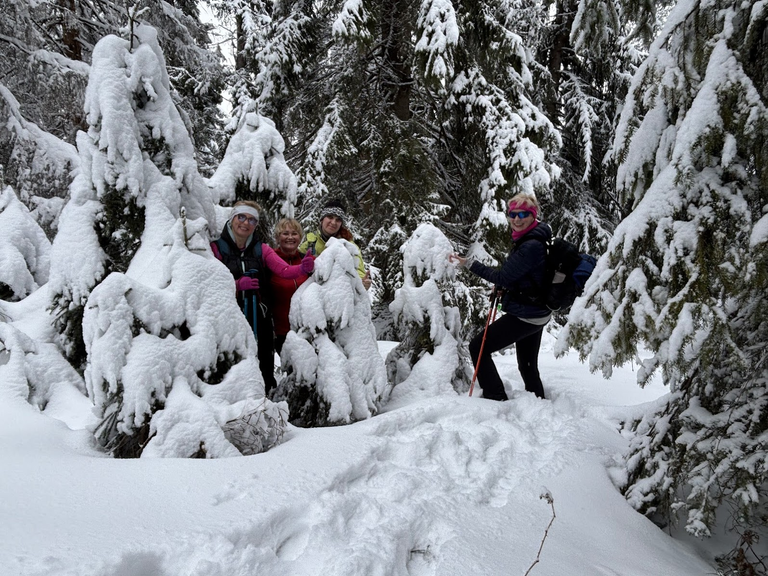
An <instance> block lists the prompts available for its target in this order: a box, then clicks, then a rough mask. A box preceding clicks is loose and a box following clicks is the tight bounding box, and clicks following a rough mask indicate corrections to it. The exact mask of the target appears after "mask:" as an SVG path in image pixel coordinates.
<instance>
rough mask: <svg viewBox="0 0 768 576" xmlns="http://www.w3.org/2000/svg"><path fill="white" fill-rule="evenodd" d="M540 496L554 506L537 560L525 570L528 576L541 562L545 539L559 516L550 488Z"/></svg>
mask: <svg viewBox="0 0 768 576" xmlns="http://www.w3.org/2000/svg"><path fill="white" fill-rule="evenodd" d="M539 498H541V499H542V500H546V501H547V502H549V505H550V506H551V507H552V519H551V520H550V521H549V524H547V528H546V530H544V537H543V538H542V539H541V545H540V546H539V551H538V553H537V554H536V560H534V561H533V564H531V567H530V568H528V570H527V571H526V572H525V576H528V574H530V573H531V570H533V567H534V566H536V564H538V563H539V559H540V558H541V551H542V549H543V548H544V541H545V540H546V539H547V535H548V534H549V529H550V528H551V527H552V523H553V522H554V521H555V518H556V517H557V515H556V514H555V499H554V498H553V497H552V494H551V492H550V491H549V490H546V491H544V492H542V494H541V496H539Z"/></svg>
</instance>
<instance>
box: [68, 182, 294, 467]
mask: <svg viewBox="0 0 768 576" xmlns="http://www.w3.org/2000/svg"><path fill="white" fill-rule="evenodd" d="M150 200H152V197H150ZM157 200H160V198H158V199H157ZM161 208H162V207H161V206H156V205H153V202H148V206H147V210H148V213H154V212H155V211H157V212H162V209H161ZM166 217H167V218H168V219H169V224H170V227H171V228H172V231H171V233H170V234H169V237H168V238H167V242H166V243H165V244H166V245H164V246H163V245H161V248H160V250H158V251H157V252H156V253H155V255H154V257H153V259H152V260H153V267H152V268H151V269H146V270H144V271H141V272H140V273H138V274H136V275H134V274H133V273H132V272H129V273H128V274H120V273H117V272H113V273H112V274H110V275H109V276H108V277H107V278H105V279H104V281H103V282H101V283H100V284H99V285H98V286H96V287H95V288H94V289H93V291H92V292H91V295H90V297H89V298H88V304H87V307H86V310H85V315H84V318H83V335H84V338H85V344H86V348H87V351H88V365H87V368H86V370H85V380H86V385H87V387H88V392H89V395H90V396H91V397H92V398H93V401H94V403H95V405H96V410H97V412H98V415H99V417H100V420H101V421H100V423H99V425H98V427H97V428H96V430H95V432H96V436H97V439H98V440H99V442H100V443H101V444H102V445H103V446H104V447H105V448H106V449H107V450H109V451H110V452H111V453H113V454H114V455H115V456H118V457H131V456H139V455H142V456H173V457H192V456H205V457H221V456H233V455H237V454H239V453H240V452H238V450H237V449H236V446H245V447H246V449H245V450H244V452H248V453H252V452H253V450H252V448H251V447H252V445H253V444H254V441H253V437H257V438H259V439H260V442H259V448H260V449H266V448H269V447H270V446H271V445H272V444H273V443H274V442H276V441H278V440H279V439H280V437H281V436H282V432H283V429H284V426H285V424H284V421H285V418H286V417H287V408H286V406H285V405H274V404H272V403H271V402H269V401H268V400H266V399H263V397H264V382H263V380H262V378H261V373H260V372H259V368H258V363H257V362H256V349H255V347H256V343H255V340H254V339H253V336H252V335H251V331H250V329H249V327H248V323H247V321H246V319H245V317H244V316H243V314H242V312H241V311H240V309H239V308H238V306H237V303H236V302H235V299H234V298H233V295H234V284H233V280H232V276H231V274H230V273H229V271H228V270H227V269H226V268H224V267H223V266H221V264H220V263H219V262H218V261H217V260H216V259H215V258H214V257H213V256H212V255H211V254H210V253H209V252H207V251H206V250H205V242H206V237H202V236H200V235H198V234H195V232H196V231H200V230H201V229H202V228H203V227H204V225H205V224H204V221H202V220H200V221H197V222H191V223H188V224H187V227H186V234H187V235H189V234H192V238H191V243H192V246H193V249H194V250H196V251H197V252H198V253H195V251H191V250H190V249H188V248H187V246H186V245H185V241H184V236H185V233H184V230H183V227H182V223H181V221H176V223H175V224H174V223H173V222H172V221H170V220H171V219H172V216H171V215H170V214H167V213H166ZM141 249H142V250H144V245H143V246H142V248H141ZM256 399H261V404H260V405H256V404H254V403H253V401H254V400H256ZM246 404H247V405H246ZM260 412H265V413H266V415H267V416H269V417H270V420H269V421H268V424H269V425H268V426H265V425H264V423H263V422H259V421H258V420H259V418H258V416H259V413H260ZM254 413H255V414H256V416H255V417H253V416H252V414H254ZM236 418H242V419H243V423H242V426H241V427H240V428H241V430H235V432H234V433H233V432H232V431H230V432H229V439H228V438H227V435H225V428H227V429H228V430H229V429H230V428H232V424H230V425H228V426H227V422H229V421H231V420H233V419H236ZM249 422H250V424H249ZM240 433H242V434H243V437H242V438H241V437H239V436H238V434H240Z"/></svg>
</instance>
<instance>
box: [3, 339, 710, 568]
mask: <svg viewBox="0 0 768 576" xmlns="http://www.w3.org/2000/svg"><path fill="white" fill-rule="evenodd" d="M553 343H554V340H553V338H552V337H551V336H546V337H545V341H544V349H543V351H542V358H541V363H542V374H543V378H544V382H545V386H546V390H547V393H548V397H549V399H547V400H538V399H536V398H535V397H534V396H533V395H531V394H527V393H525V392H523V391H522V384H521V381H520V378H519V375H518V373H517V370H516V366H515V359H514V355H513V354H508V355H503V356H499V357H497V363H498V364H499V365H500V367H501V371H502V375H503V377H504V378H505V380H506V381H507V382H508V384H509V386H510V388H511V396H510V398H511V399H510V401H509V402H505V403H496V402H491V401H487V400H484V399H482V398H478V397H472V398H470V397H466V396H464V397H457V396H441V397H431V398H427V397H422V398H416V397H412V398H410V399H408V400H402V399H401V400H400V401H399V404H398V405H390V406H389V407H388V409H387V410H386V411H385V412H384V413H382V414H379V415H377V416H374V417H372V418H370V419H368V420H365V421H362V422H358V423H355V424H351V425H348V426H340V427H334V428H322V429H297V428H291V429H290V430H289V432H288V434H287V435H286V437H285V439H284V441H283V443H282V444H281V445H279V446H277V447H275V448H273V449H271V450H270V451H268V452H266V453H263V454H259V455H255V456H248V457H241V458H225V459H215V460H188V459H148V458H143V459H138V460H115V459H111V458H107V457H104V456H103V455H101V454H100V453H98V452H97V451H96V450H95V449H94V448H93V445H92V442H91V438H90V436H89V434H88V433H86V432H85V431H83V430H70V429H69V428H68V427H67V426H66V425H65V424H63V423H62V422H60V421H58V420H55V419H53V418H50V417H49V416H45V415H42V414H40V413H38V412H37V411H36V410H35V409H33V408H32V407H31V406H30V405H28V404H25V403H23V402H22V401H20V400H13V401H10V400H9V401H6V399H5V398H4V399H3V401H2V402H0V462H2V469H3V473H2V474H1V475H0V574H2V575H3V576H16V575H24V576H32V575H35V576H38V575H40V576H41V575H61V576H64V575H78V576H86V575H89V576H90V575H110V576H150V575H158V576H159V575H164V576H165V575H168V576H171V575H196V576H203V575H205V576H218V575H221V576H224V575H226V576H235V575H245V574H249V575H250V574H258V575H260V576H264V575H275V576H285V575H297V576H304V575H315V574H317V575H324V576H329V575H333V576H342V575H349V576H352V575H354V576H360V575H382V576H392V575H404V576H405V575H409V576H427V575H439V576H448V575H462V576H465V575H470V574H471V575H485V574H487V575H520V576H522V575H524V574H526V571H527V570H528V569H529V567H531V565H532V564H533V563H534V561H535V560H536V558H537V553H538V552H539V548H540V546H541V545H542V540H543V539H544V535H545V530H546V529H547V526H548V525H549V524H550V521H552V518H553V508H554V512H555V514H556V517H555V519H554V521H552V524H551V527H550V528H549V531H548V532H547V533H546V539H544V542H543V548H542V550H541V553H540V559H539V562H538V563H537V564H536V565H535V566H534V567H533V569H532V570H531V572H530V573H531V574H532V575H536V576H563V575H568V576H582V575H583V576H595V575H598V576H600V575H605V576H609V575H610V576H618V575H621V576H649V575H658V576H662V575H663V576H666V575H669V576H688V575H690V576H694V575H695V576H702V575H703V574H707V573H712V572H713V571H714V570H713V569H712V567H711V566H710V565H709V564H707V563H706V562H705V561H704V560H703V559H702V558H701V557H700V556H698V555H697V553H696V552H695V551H694V550H693V549H691V548H690V547H689V544H684V543H681V542H680V541H677V540H674V539H672V538H671V537H670V536H669V535H667V534H666V533H665V532H663V531H662V530H660V529H659V528H657V527H656V526H655V525H653V524H652V523H651V522H650V521H648V520H647V519H646V518H645V517H643V516H641V515H640V514H638V513H636V512H635V511H634V510H632V508H630V506H629V505H628V504H627V503H626V502H625V501H624V499H623V498H622V497H621V495H620V494H619V493H618V491H617V490H616V488H615V487H614V485H613V484H612V482H611V479H610V472H609V469H610V465H611V463H612V462H613V459H614V457H615V456H616V455H617V454H618V453H619V452H620V451H621V450H622V449H623V448H624V446H625V440H624V438H622V436H621V435H620V434H619V433H618V432H617V422H618V421H619V420H620V419H622V418H626V417H627V415H629V414H632V413H637V412H638V411H639V410H641V409H642V404H643V403H646V402H652V401H654V400H655V399H656V398H658V397H659V396H660V395H662V394H664V393H665V390H664V388H663V386H661V385H660V384H658V383H657V384H653V385H651V386H649V387H647V388H646V389H644V390H641V389H640V388H638V387H637V385H636V384H635V383H634V374H633V372H632V371H631V370H630V369H617V370H616V371H615V374H614V376H613V378H612V379H611V380H610V381H607V380H603V379H602V378H601V377H600V376H598V375H592V374H590V373H589V372H588V370H587V369H586V367H585V366H584V365H583V364H581V363H580V362H579V361H578V358H577V357H576V356H575V354H571V355H569V356H566V357H564V358H561V359H555V358H554V356H553V354H552V347H553ZM391 346H392V343H386V342H381V343H380V348H381V351H382V353H383V354H386V351H387V350H389V349H390V348H391ZM0 388H1V387H0ZM83 408H84V404H83V403H82V402H72V404H71V405H69V406H59V407H58V408H57V414H59V415H61V416H62V417H64V418H65V419H67V420H69V421H70V422H84V421H86V420H87V415H83V414H82V411H83ZM545 493H549V494H551V497H552V500H553V503H552V505H550V503H548V501H547V500H546V499H543V498H541V495H542V494H545Z"/></svg>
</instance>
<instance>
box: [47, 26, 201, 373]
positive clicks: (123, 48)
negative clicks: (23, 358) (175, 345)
mask: <svg viewBox="0 0 768 576" xmlns="http://www.w3.org/2000/svg"><path fill="white" fill-rule="evenodd" d="M153 30H154V29H151V28H148V27H145V26H138V27H137V28H136V29H134V31H133V36H132V40H131V41H127V40H123V39H121V38H118V37H116V36H108V37H106V38H104V39H103V40H101V41H100V42H99V44H98V45H97V46H96V48H94V52H93V64H92V67H91V78H90V81H89V83H88V89H87V91H86V100H85V110H86V117H87V119H88V124H89V128H88V132H87V133H83V132H81V133H79V134H78V151H79V153H80V171H79V173H78V175H77V176H76V178H75V180H74V181H73V183H72V185H71V187H70V197H71V199H70V201H69V202H68V203H67V205H66V206H65V208H64V210H63V211H62V215H61V218H60V222H59V232H58V234H57V235H56V238H55V239H54V242H53V250H52V256H51V261H52V264H51V287H50V292H51V297H52V305H53V311H54V314H55V315H56V326H57V330H58V332H59V333H60V334H61V336H62V338H61V342H60V343H61V345H62V348H63V350H64V352H65V354H66V356H67V357H68V358H69V360H70V361H71V362H72V364H73V365H74V366H75V367H76V368H78V369H83V368H84V361H85V349H84V346H83V342H82V335H81V319H82V311H83V306H84V304H85V300H86V299H87V297H88V294H89V292H90V290H91V289H92V288H93V286H95V285H96V284H97V283H98V282H100V281H101V279H102V278H104V277H105V276H106V275H107V274H108V273H109V272H112V271H117V272H125V271H126V270H127V269H128V266H129V265H130V263H131V261H132V259H133V256H134V255H135V253H136V250H137V249H138V247H139V244H140V241H141V235H142V233H143V231H144V228H145V225H146V218H147V216H146V214H145V212H144V210H145V202H146V195H147V192H148V189H149V188H150V187H151V185H152V184H153V180H152V179H149V177H148V175H147V171H148V170H149V171H150V172H152V171H151V170H150V167H149V164H151V165H152V166H153V167H154V169H155V170H157V171H159V173H160V174H162V175H165V176H169V177H172V178H173V179H174V181H175V182H176V187H177V191H178V194H179V195H180V201H181V205H182V206H184V207H185V208H186V210H187V213H188V216H189V217H190V218H193V219H194V218H200V217H204V218H205V219H206V220H208V221H209V222H212V221H213V205H212V203H211V200H210V194H209V193H208V191H207V188H206V186H205V183H204V181H203V180H202V177H201V176H200V175H199V173H198V172H197V166H196V164H195V159H194V149H193V147H192V142H191V140H190V139H189V136H188V134H187V132H186V129H185V127H184V123H183V122H182V120H181V117H180V115H179V112H178V110H177V108H176V107H175V105H174V103H173V101H172V98H171V94H170V90H169V83H168V76H167V73H166V71H165V61H164V60H163V56H162V52H161V51H160V48H159V46H158V45H157V41H156V38H155V36H154V32H153ZM75 254H77V255H78V257H77V258H73V255H75Z"/></svg>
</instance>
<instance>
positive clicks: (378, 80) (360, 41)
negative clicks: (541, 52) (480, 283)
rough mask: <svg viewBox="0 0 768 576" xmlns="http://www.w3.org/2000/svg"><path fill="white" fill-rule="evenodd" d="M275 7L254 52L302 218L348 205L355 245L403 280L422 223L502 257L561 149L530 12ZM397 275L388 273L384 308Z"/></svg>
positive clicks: (249, 48) (252, 60) (286, 3)
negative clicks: (522, 197)
mask: <svg viewBox="0 0 768 576" xmlns="http://www.w3.org/2000/svg"><path fill="white" fill-rule="evenodd" d="M271 7H272V8H271V10H268V11H266V12H260V14H262V19H261V20H260V21H254V20H252V22H253V25H252V26H251V27H250V28H245V29H244V31H245V34H246V39H245V40H244V42H243V46H244V51H245V53H246V54H245V56H246V58H245V61H246V63H247V64H248V65H249V66H253V67H254V68H252V69H247V71H248V72H250V73H251V75H252V77H253V79H254V80H253V91H254V92H255V93H254V94H253V97H255V98H257V99H258V101H259V107H260V108H259V109H260V112H261V113H262V114H266V115H268V116H270V117H271V118H273V119H274V120H275V122H276V124H277V126H278V127H280V131H281V133H282V134H283V136H284V137H285V139H286V142H288V143H289V148H288V150H287V151H286V157H287V159H288V163H289V164H290V165H291V166H292V167H293V168H294V170H295V171H296V174H297V176H298V179H299V194H298V195H299V202H298V206H299V207H300V213H299V217H301V218H303V217H304V216H305V214H306V212H305V211H307V212H308V211H311V210H313V209H314V208H315V207H316V206H317V205H319V204H320V203H321V202H322V200H323V199H327V198H328V196H329V195H330V196H342V195H343V196H344V197H345V200H346V202H347V206H348V208H349V210H348V211H349V212H350V213H351V214H353V215H354V216H355V217H356V222H355V223H356V227H355V230H354V231H355V233H357V234H359V235H360V236H362V237H363V238H365V239H371V238H374V237H375V238H376V239H377V240H376V243H375V251H370V252H367V254H366V255H367V256H368V258H367V260H368V261H371V263H372V264H373V265H375V266H377V267H379V268H380V269H382V270H386V271H395V272H396V271H397V270H399V269H400V263H399V254H398V249H399V247H400V245H401V244H402V242H403V239H404V238H407V237H409V236H410V235H411V233H412V232H413V231H414V230H415V229H416V228H417V227H418V225H419V224H421V223H422V222H433V223H435V224H437V225H439V226H440V227H441V229H442V230H444V232H445V233H446V234H447V235H448V237H449V238H450V239H451V240H452V241H458V242H459V243H460V244H462V245H463V246H464V247H469V246H470V245H472V246H473V252H474V253H476V254H477V255H485V257H486V258H487V259H490V258H491V256H490V254H489V251H490V252H494V253H496V251H498V256H500V255H501V253H502V248H501V244H502V243H503V244H506V242H507V236H506V234H504V233H502V230H503V229H504V228H505V226H506V223H505V220H504V218H503V216H502V212H500V211H499V208H500V207H501V205H502V200H503V199H504V198H505V197H506V196H508V195H509V194H514V193H515V192H517V191H521V190H527V191H540V190H542V189H543V188H545V187H546V186H547V185H548V184H549V183H550V179H551V176H552V175H553V174H554V173H555V172H556V169H555V168H554V167H552V165H551V164H550V162H549V158H548V154H549V152H550V150H551V149H553V148H554V147H555V146H556V145H557V144H558V137H557V134H556V132H555V131H554V130H553V128H552V125H551V124H550V123H549V122H548V121H547V119H546V118H545V117H544V115H543V114H541V112H540V111H539V110H538V109H537V108H536V106H534V105H533V104H532V101H533V98H532V96H531V92H532V91H533V87H532V74H531V70H530V65H531V64H532V63H533V58H532V54H531V52H530V50H529V48H528V47H527V46H525V45H524V42H523V39H522V37H521V35H520V34H518V33H517V32H516V27H523V26H524V27H526V28H527V27H528V26H529V23H528V22H527V20H526V19H525V18H522V17H520V19H519V20H518V19H517V16H516V14H518V13H519V12H520V10H519V8H520V3H519V2H515V1H503V2H499V1H474V2H462V3H451V2H444V1H437V0H423V1H402V0H386V1H384V2H380V3H371V2H345V1H342V0H336V1H333V2H328V3H325V4H324V10H322V11H320V12H317V11H313V10H312V5H311V3H309V2H304V1H298V0H278V1H276V2H272V3H271ZM538 9H539V11H540V12H542V13H545V8H544V7H543V6H541V5H538ZM310 16H311V17H310ZM248 34H252V35H253V40H252V41H251V40H250V38H251V36H248ZM260 63H261V64H260ZM398 229H399V231H401V232H402V235H401V232H399V231H398ZM478 238H481V239H482V240H481V241H479V243H478V244H477V245H474V242H475V240H476V239H478ZM367 244H368V243H367V242H363V243H362V244H361V245H362V248H363V250H366V251H367V250H368V247H367ZM370 256H373V257H374V258H373V259H372V260H371V258H370ZM396 276H397V274H396V273H395V274H389V273H387V274H384V275H383V282H384V285H383V286H380V287H379V288H380V290H381V292H380V293H381V297H382V299H383V300H385V301H389V300H391V298H392V297H393V296H394V288H395V287H396V285H397V284H396ZM462 312H464V311H462ZM465 316H466V317H467V318H470V317H472V314H466V315H465Z"/></svg>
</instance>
